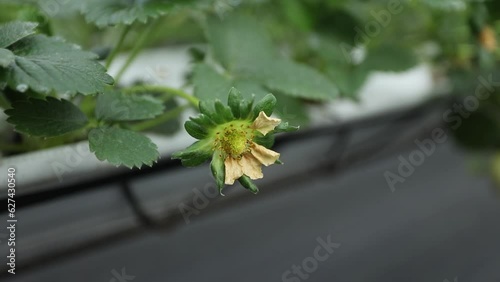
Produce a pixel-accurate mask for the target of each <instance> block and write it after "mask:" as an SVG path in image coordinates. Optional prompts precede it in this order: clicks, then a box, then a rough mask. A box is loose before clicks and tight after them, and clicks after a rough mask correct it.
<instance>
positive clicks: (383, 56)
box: [363, 46, 417, 72]
mask: <svg viewBox="0 0 500 282" xmlns="http://www.w3.org/2000/svg"><path fill="white" fill-rule="evenodd" d="M416 64H417V58H416V57H415V54H414V53H413V52H412V50H409V49H407V48H401V47H399V48H398V47H395V46H380V47H378V48H374V49H370V50H368V55H367V57H366V59H365V60H364V61H363V67H364V68H365V69H368V70H379V71H389V72H401V71H405V70H408V69H409V68H411V67H413V66H415V65H416Z"/></svg>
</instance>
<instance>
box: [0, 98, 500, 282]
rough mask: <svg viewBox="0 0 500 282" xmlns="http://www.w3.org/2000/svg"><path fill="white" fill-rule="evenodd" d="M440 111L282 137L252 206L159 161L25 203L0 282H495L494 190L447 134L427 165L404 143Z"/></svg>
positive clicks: (429, 127) (497, 212)
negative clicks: (12, 265) (391, 179)
mask: <svg viewBox="0 0 500 282" xmlns="http://www.w3.org/2000/svg"><path fill="white" fill-rule="evenodd" d="M441 112H442V108H439V107H437V108H436V107H434V108H433V107H428V106H425V107H424V110H421V111H419V112H417V113H416V114H415V113H411V112H407V113H400V114H398V115H394V116H391V118H384V119H379V120H375V121H372V122H373V124H370V125H369V126H365V127H363V126H359V124H347V125H342V126H336V127H331V128H324V129H317V130H311V131H304V132H302V133H301V134H300V135H295V136H292V137H290V138H288V139H286V140H281V141H279V142H278V147H277V150H279V151H280V152H281V153H282V160H283V161H284V162H285V165H284V166H272V167H270V168H267V169H265V170H264V174H265V175H266V177H265V179H264V180H262V181H260V182H258V184H259V187H260V188H261V193H260V194H258V195H252V194H250V192H248V191H245V190H243V188H241V187H232V188H228V189H227V190H226V191H225V193H226V195H227V196H225V197H221V196H218V195H216V193H214V186H213V181H212V180H211V177H210V175H209V169H208V167H207V166H203V167H200V168H194V169H185V168H179V167H178V166H177V164H168V165H164V164H163V165H162V164H160V166H159V167H158V168H156V169H154V170H150V171H145V172H134V173H132V174H128V176H123V175H122V176H113V177H110V178H108V179H106V180H95V181H90V182H89V183H84V184H81V185H80V186H79V187H64V189H65V190H64V191H62V190H61V189H63V188H57V189H54V191H52V192H53V193H55V194H43V195H42V194H40V195H33V196H31V197H26V198H25V199H24V201H25V202H24V205H21V207H20V208H19V210H18V211H17V216H18V218H19V228H18V231H17V232H18V250H19V254H18V265H17V269H16V270H17V274H16V275H15V276H12V275H5V274H2V276H1V278H0V279H1V280H2V281H7V280H8V281H23V282H29V281H36V282H40V281H42V282H43V281H47V282H57V281H64V282H66V281H71V282H79V281H82V282H88V281H93V282H95V281H105V282H124V281H149V282H156V281H158V282H160V281H162V282H164V281H189V282H193V281H217V282H220V281H231V282H233V281H238V282H246V281H249V282H250V281H252V282H255V281H285V282H288V281H289V282H298V281H322V282H324V281H345V282H357V281H377V282H378V281H380V282H382V281H384V282H387V281H406V282H412V281H415V282H416V281H419V282H421V281H426V282H432V281H436V282H444V281H450V282H455V281H457V282H458V281H459V282H466V281H474V282H483V281H484V282H489V281H491V282H494V281H495V282H497V281H500V221H499V218H500V197H499V195H498V194H497V193H496V190H495V189H496V188H495V187H494V186H493V184H492V183H491V182H490V181H489V180H488V178H485V177H481V176H478V175H475V174H474V173H473V172H472V171H471V169H470V167H469V165H468V157H467V155H466V154H465V153H464V151H463V150H462V149H461V148H459V147H457V146H456V145H455V142H454V141H453V139H452V138H451V134H450V132H445V133H444V134H445V136H446V137H448V139H447V140H446V141H445V142H443V143H440V144H438V143H435V144H434V145H435V149H434V150H433V152H430V153H429V152H427V153H429V154H425V152H423V151H422V149H420V148H419V147H418V146H417V145H416V144H415V141H416V140H419V141H423V140H425V139H429V138H432V136H433V135H432V134H433V133H432V132H433V131H434V130H436V129H440V128H445V127H444V124H443V123H442V120H441V115H440V113H441ZM431 147H432V146H431ZM431 147H429V148H431ZM415 151H419V152H421V154H419V153H415ZM431 151H432V150H431ZM410 156H413V157H412V158H413V161H418V162H417V163H419V162H421V164H419V165H412V167H413V172H411V168H408V167H406V168H404V169H407V170H408V171H406V172H408V175H407V176H405V177H402V178H404V182H398V183H396V184H395V186H394V187H393V188H394V189H391V187H390V185H389V184H388V182H387V179H386V176H385V175H387V172H388V171H389V172H392V173H394V174H397V173H398V167H400V166H401V163H402V162H404V161H402V159H404V160H408V161H410ZM419 156H420V157H421V156H423V158H422V160H420V159H418V157H419ZM410 172H411V173H410ZM5 216H6V215H5V214H1V216H0V220H2V221H4V220H5ZM0 233H1V232H0ZM0 251H1V253H5V252H6V246H5V244H2V246H1V247H0ZM2 259H4V258H2ZM0 260H1V259H0ZM1 262H2V263H1V267H4V266H5V262H4V261H1ZM2 272H3V273H5V268H2Z"/></svg>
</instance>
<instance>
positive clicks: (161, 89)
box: [123, 85, 200, 108]
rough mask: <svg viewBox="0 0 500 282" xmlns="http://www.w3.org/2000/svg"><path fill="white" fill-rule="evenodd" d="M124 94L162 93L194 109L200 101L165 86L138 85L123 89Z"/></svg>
mask: <svg viewBox="0 0 500 282" xmlns="http://www.w3.org/2000/svg"><path fill="white" fill-rule="evenodd" d="M123 91H125V92H126V93H148V92H149V93H163V94H166V95H172V96H177V97H181V98H183V99H185V100H186V101H188V102H189V103H190V104H191V105H192V106H193V107H194V108H198V103H199V102H200V100H198V98H196V97H194V96H193V95H190V94H188V93H186V92H184V91H182V90H180V89H175V88H171V87H167V86H159V85H140V86H133V87H130V88H125V89H123Z"/></svg>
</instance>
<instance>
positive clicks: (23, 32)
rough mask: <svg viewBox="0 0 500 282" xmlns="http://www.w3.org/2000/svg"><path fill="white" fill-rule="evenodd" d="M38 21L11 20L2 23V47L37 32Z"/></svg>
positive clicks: (0, 28) (0, 27) (0, 42)
mask: <svg viewBox="0 0 500 282" xmlns="http://www.w3.org/2000/svg"><path fill="white" fill-rule="evenodd" d="M37 25H38V24H37V23H32V22H9V23H6V24H3V25H0V35H1V36H0V48H7V47H9V46H10V45H12V44H14V43H16V42H17V41H19V40H21V39H23V38H25V37H27V36H29V35H31V34H34V33H35V29H36V27H37Z"/></svg>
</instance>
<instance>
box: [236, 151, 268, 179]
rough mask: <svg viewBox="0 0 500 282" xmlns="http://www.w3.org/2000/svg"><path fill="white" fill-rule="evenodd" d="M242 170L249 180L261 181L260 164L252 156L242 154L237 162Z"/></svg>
mask: <svg viewBox="0 0 500 282" xmlns="http://www.w3.org/2000/svg"><path fill="white" fill-rule="evenodd" d="M238 163H239V164H240V165H241V168H242V170H243V174H245V175H247V176H248V177H250V178H251V179H254V180H255V179H261V178H262V177H264V175H263V174H262V168H261V166H262V164H261V163H260V162H259V160H257V159H256V158H255V157H254V156H252V154H244V155H243V156H242V157H241V159H240V160H239V161H238Z"/></svg>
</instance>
